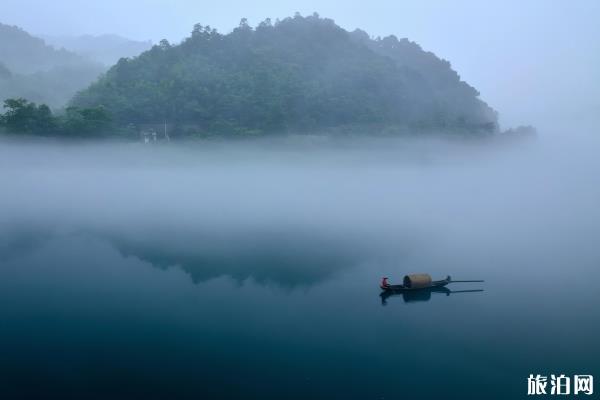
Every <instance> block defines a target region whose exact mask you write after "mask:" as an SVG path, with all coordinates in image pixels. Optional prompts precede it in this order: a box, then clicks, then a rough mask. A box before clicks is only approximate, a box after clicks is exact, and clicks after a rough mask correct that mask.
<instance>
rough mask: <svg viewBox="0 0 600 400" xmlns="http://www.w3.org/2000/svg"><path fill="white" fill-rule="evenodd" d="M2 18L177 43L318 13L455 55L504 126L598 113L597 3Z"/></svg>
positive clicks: (149, 2) (341, 4)
mask: <svg viewBox="0 0 600 400" xmlns="http://www.w3.org/2000/svg"><path fill="white" fill-rule="evenodd" d="M2 5H3V6H2V14H1V16H0V21H1V22H3V23H7V24H14V25H19V26H21V27H23V28H24V29H26V30H27V31H29V32H32V33H35V34H40V35H41V34H46V35H78V34H84V33H87V34H103V33H116V34H119V35H123V36H126V37H129V38H132V39H140V40H147V39H151V40H153V41H154V42H157V41H159V40H160V39H162V38H167V39H169V40H170V41H173V42H178V41H179V40H181V39H182V38H184V37H186V36H187V35H188V34H189V32H190V31H191V29H192V26H193V24H194V23H197V22H200V23H202V24H204V25H211V26H212V27H215V28H217V29H218V30H219V31H222V32H227V31H230V30H231V29H232V28H233V27H235V26H236V25H237V24H238V22H239V20H240V18H242V17H247V18H248V19H249V22H250V24H251V25H256V24H257V23H258V22H260V21H261V20H263V19H265V18H267V17H270V18H272V19H275V18H283V17H286V16H291V15H293V13H294V12H296V11H298V12H300V13H302V14H303V15H305V14H310V13H312V12H314V11H316V12H318V13H319V14H320V15H321V16H323V17H328V18H332V19H334V20H335V21H336V22H337V23H338V24H340V25H341V26H342V27H344V28H346V29H349V30H352V29H355V28H361V29H364V30H366V31H368V32H369V33H370V34H371V35H373V36H378V35H381V36H384V35H389V34H394V35H396V36H398V37H408V38H409V39H411V40H414V41H416V42H418V43H419V44H420V45H422V46H423V47H424V48H425V49H426V50H430V51H433V52H434V53H436V54H437V55H438V56H440V57H442V58H445V59H447V60H449V61H450V62H451V63H452V65H453V66H454V68H455V69H456V70H457V71H458V72H459V74H460V75H461V76H462V77H463V79H465V80H466V81H467V82H469V83H471V84H472V85H474V86H475V87H476V88H477V89H478V90H479V91H480V92H481V94H482V98H483V99H484V100H485V101H487V102H488V103H489V104H490V105H492V106H493V107H494V108H496V109H497V110H498V111H499V112H500V122H501V124H502V125H503V127H508V126H513V125H518V124H527V123H532V124H535V125H537V126H538V127H541V128H548V127H552V126H553V125H555V124H557V123H561V124H570V123H571V121H577V123H578V124H580V125H581V124H585V125H587V126H591V125H593V124H595V123H596V122H597V120H598V116H597V114H598V113H597V110H600V95H599V94H598V92H599V91H598V88H599V87H600V77H599V74H600V72H599V71H600V40H598V39H599V38H600V24H598V20H600V2H598V1H593V0H590V1H587V0H586V1H584V0H579V1H541V0H538V1H527V2H521V1H485V2H481V1H474V0H473V1H467V0H465V1H434V0H425V1H383V0H375V1H369V2H352V3H349V2H347V1H333V0H320V1H316V0H307V1H302V2H291V1H275V0H261V1H253V2H245V1H240V0H229V1H220V2H203V1H197V0H173V1H166V0H144V1H142V0H131V1H126V2H124V1H117V0H103V1H85V2H81V1H77V0H60V1H42V0H2Z"/></svg>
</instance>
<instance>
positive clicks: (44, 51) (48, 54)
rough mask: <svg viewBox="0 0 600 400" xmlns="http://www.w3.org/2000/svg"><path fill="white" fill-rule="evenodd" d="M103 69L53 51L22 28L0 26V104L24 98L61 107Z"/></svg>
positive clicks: (67, 53) (78, 56)
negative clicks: (7, 100)
mask: <svg viewBox="0 0 600 400" xmlns="http://www.w3.org/2000/svg"><path fill="white" fill-rule="evenodd" d="M105 70H106V68H105V67H104V66H102V65H101V64H99V63H95V62H93V61H91V60H89V59H87V58H85V57H82V56H80V55H78V54H75V53H73V52H70V51H67V50H64V49H60V50H57V49H55V48H54V47H52V46H49V45H47V44H46V43H45V42H44V41H43V40H42V39H40V38H37V37H35V36H32V35H30V34H29V33H27V32H25V31H24V30H22V29H21V28H18V27H16V26H9V25H3V24H1V23H0V104H1V103H2V102H3V101H4V100H6V99H8V98H19V97H24V98H27V99H29V100H32V101H35V102H40V103H45V104H47V105H49V106H51V107H52V108H60V107H62V106H64V105H65V104H66V103H67V102H68V101H69V100H71V98H72V97H73V95H74V94H75V93H77V91H79V90H81V89H83V88H86V87H88V86H89V85H90V84H91V83H92V82H93V81H95V80H96V79H97V78H98V76H99V75H100V74H101V73H102V72H104V71H105ZM0 111H2V110H1V107H0Z"/></svg>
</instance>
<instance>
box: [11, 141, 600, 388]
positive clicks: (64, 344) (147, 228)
mask: <svg viewBox="0 0 600 400" xmlns="http://www.w3.org/2000/svg"><path fill="white" fill-rule="evenodd" d="M567 137H568V139H567ZM598 144H599V143H598V139H597V138H595V137H594V136H593V135H592V134H588V133H586V132H582V131H577V130H573V131H572V132H570V133H569V135H567V134H566V133H565V134H563V135H547V136H541V137H540V138H539V139H538V140H531V141H523V142H504V141H471V142H461V141H448V140H438V139H426V140H415V139H413V140H407V139H373V140H346V141H342V140H334V139H325V138H310V137H299V138H288V139H285V140H278V141H277V142H269V141H255V142H247V143H246V142H236V143H226V142H199V143H190V144H175V143H173V144H170V145H165V146H144V145H138V144H122V143H121V144H113V143H94V144H68V145H66V144H64V143H56V142H43V141H33V142H22V141H3V142H2V143H0V187H2V188H3V190H2V193H3V194H2V196H0V243H1V244H0V265H1V266H2V267H1V268H0V282H1V283H0V289H1V290H0V293H1V294H0V300H1V301H0V304H2V305H1V306H0V314H2V315H3V318H2V320H3V321H4V326H3V329H4V333H3V334H0V339H1V343H2V344H0V349H1V350H2V352H1V353H2V354H5V355H4V360H5V361H4V362H2V361H0V366H1V368H0V369H1V370H2V372H3V374H4V375H5V376H6V377H8V378H9V379H12V381H11V382H13V383H12V384H11V385H6V386H4V387H6V388H8V389H7V391H8V392H7V393H11V392H10V390H11V389H12V390H16V389H15V388H16V387H17V386H18V385H17V384H16V383H15V382H17V383H18V382H24V381H26V380H27V377H29V378H31V379H35V380H37V381H38V383H39V384H40V386H39V387H40V388H44V390H45V393H49V392H53V391H54V392H57V393H59V392H60V393H63V394H64V393H65V392H64V387H63V386H62V384H63V383H66V382H71V384H72V392H70V393H71V394H81V393H82V390H84V389H82V388H88V389H89V388H90V387H91V388H94V389H95V390H97V392H95V393H103V394H104V395H108V394H111V393H114V391H115V390H116V388H117V387H119V386H118V385H120V384H124V385H125V386H124V387H125V389H126V390H125V391H119V392H120V393H125V394H123V395H124V396H125V395H126V394H130V395H132V396H138V395H139V396H142V395H147V396H152V395H157V396H158V395H159V394H161V393H162V394H165V393H170V394H173V393H175V394H177V395H178V397H185V396H190V397H193V396H194V395H195V394H196V395H197V394H198V393H212V394H213V395H224V394H227V395H233V394H236V393H237V394H241V393H246V394H252V395H256V396H261V397H263V398H269V397H273V396H275V394H276V393H277V392H278V390H285V387H290V385H295V387H297V389H296V391H295V392H294V393H293V394H291V395H290V396H291V397H292V398H293V397H297V398H306V396H310V395H314V394H315V393H319V394H320V395H321V396H323V394H332V395H333V394H334V393H338V394H339V393H343V394H344V396H346V397H348V398H379V397H381V396H384V395H385V393H383V392H382V385H381V383H382V382H385V383H386V385H389V386H390V387H394V386H396V385H398V386H401V387H403V388H405V389H406V391H407V392H408V393H409V394H413V395H415V394H417V389H415V387H414V386H411V384H416V386H417V387H421V389H419V390H422V392H419V393H420V394H422V395H424V396H425V397H428V396H430V397H432V398H433V397H436V396H439V395H441V394H443V393H444V390H446V389H448V390H450V389H451V390H450V392H451V393H458V394H460V393H462V394H464V395H466V396H469V395H473V393H476V392H477V390H479V389H481V388H483V387H485V388H488V389H487V390H489V387H494V385H496V384H497V385H498V386H497V388H498V391H497V397H498V398H506V396H507V395H517V396H519V395H521V394H523V393H526V392H524V390H526V387H525V386H523V381H524V379H525V378H526V377H527V376H528V374H529V373H531V372H534V373H537V372H540V373H543V372H548V373H550V372H558V373H563V372H564V373H569V372H573V373H582V374H583V373H589V371H588V370H581V366H586V368H587V367H594V366H596V367H597V366H598V362H597V360H593V359H592V357H591V355H590V354H594V353H597V351H598V350H599V349H598V345H597V344H596V343H595V342H594V341H593V340H592V338H593V337H595V335H596V334H597V332H598V327H599V326H600V321H599V319H598V316H597V313H596V312H595V311H594V307H595V305H597V304H598V300H600V299H599V298H598V294H597V291H596V290H595V288H594V284H593V282H594V280H595V279H597V278H598V277H599V273H598V264H599V262H600V248H598V246H597V238H598V237H599V235H600V208H599V207H598V205H599V204H600V174H599V172H600V161H599V160H598V158H597V156H596V154H595V153H596V151H595V149H597V148H598V147H597V145H598ZM411 272H427V273H430V274H431V275H432V276H433V277H434V279H435V278H441V277H444V276H446V275H452V277H453V278H455V279H485V280H486V282H485V284H483V285H480V286H477V287H471V286H468V287H464V286H461V287H452V288H451V289H453V290H454V289H472V288H475V289H480V288H481V289H484V290H485V291H484V292H481V293H465V294H452V295H450V296H445V295H443V294H439V293H432V294H430V296H429V297H427V298H425V299H410V298H402V297H400V298H396V297H395V296H394V297H392V298H389V299H380V298H379V296H378V295H379V291H378V288H377V285H378V282H379V279H380V278H381V277H382V276H389V277H390V280H392V281H399V280H400V279H401V278H402V276H403V275H404V274H406V273H411ZM382 300H384V301H383V302H384V303H386V306H385V307H382ZM418 300H420V301H418ZM567 310H569V311H567ZM458 316H460V324H458V325H457V324H456V320H457V318H458ZM465 316H470V318H465ZM42 331H43V332H45V333H44V336H43V338H42V339H41V340H40V339H37V341H35V340H34V337H35V335H34V332H42ZM531 337H535V338H536V340H535V341H533V342H532V341H531V340H530V339H531ZM566 341H568V343H569V346H570V347H569V350H568V351H567V350H566V349H561V348H560V346H561V345H563V344H565V342H566ZM32 343H37V344H35V345H33V347H31V346H32ZM549 348H552V349H554V350H553V352H548V351H547V349H549ZM32 349H33V350H32ZM36 349H37V350H36ZM509 350H510V351H509ZM592 350H593V351H592ZM36 351H38V352H41V354H42V357H41V359H42V360H44V361H43V362H42V364H36V363H35V362H33V360H39V359H40V357H39V354H37V355H36V353H35V352H36ZM398 359H404V360H406V362H404V363H402V365H398ZM201 360H210V362H209V363H208V364H203V363H202V361H201ZM482 360H484V361H482ZM9 365H10V366H12V367H11V368H10V369H8V366H9ZM116 365H121V367H119V368H116V367H115V366H116ZM164 365H170V366H171V367H170V368H171V369H170V370H169V371H168V372H165V371H163V369H162V368H163V367H164ZM15 366H16V367H15ZM552 368H554V369H552ZM550 369H552V371H550ZM431 376H435V377H436V379H437V380H438V381H439V382H441V383H440V385H437V386H435V387H427V379H428V377H431ZM465 376H471V377H473V376H474V377H476V378H478V379H476V381H475V382H474V383H473V384H472V385H471V386H465V385H464V384H463V383H461V381H460V380H461V379H464V377H465ZM461 377H462V378H461ZM5 379H7V378H5ZM496 379H498V380H501V381H503V382H504V386H502V383H503V382H497V383H496V382H495V380H496ZM100 382H104V384H101V383H100ZM123 382H125V383H123ZM191 382H194V383H191ZM5 383H6V382H5ZM441 386H444V387H445V388H446V389H444V388H443V387H441ZM524 387H525V389H523V388H524ZM340 388H341V389H340ZM31 390H34V389H31ZM40 390H42V389H40ZM340 390H341V392H340ZM236 391H239V393H238V392H236ZM32 393H34V392H32ZM369 396H370V397H369ZM378 396H379V397H378ZM490 396H494V395H493V394H492V393H487V394H486V397H490Z"/></svg>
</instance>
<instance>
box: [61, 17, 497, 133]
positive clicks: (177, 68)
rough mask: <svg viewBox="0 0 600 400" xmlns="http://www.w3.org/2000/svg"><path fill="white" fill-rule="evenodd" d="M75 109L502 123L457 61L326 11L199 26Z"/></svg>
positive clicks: (421, 126)
mask: <svg viewBox="0 0 600 400" xmlns="http://www.w3.org/2000/svg"><path fill="white" fill-rule="evenodd" d="M71 105H72V106H75V107H80V108H95V107H99V106H102V107H104V109H105V110H106V111H107V112H108V113H109V114H110V115H111V116H112V117H113V119H114V121H115V122H116V123H118V124H120V125H121V126H125V125H127V124H131V123H133V124H153V123H160V122H162V121H164V120H168V121H169V122H170V123H172V124H175V125H176V128H175V131H176V132H177V133H179V134H181V135H195V134H199V135H205V134H206V135H209V134H223V135H225V134H232V135H257V134H267V133H279V132H306V131H310V132H314V131H317V130H331V129H337V130H340V131H344V130H348V129H352V128H356V129H364V130H365V131H368V132H372V131H373V130H380V131H383V132H388V131H389V132H408V131H415V130H416V131H427V130H448V131H453V132H455V131H456V132H474V133H489V132H494V131H496V130H497V116H496V112H495V111H494V110H492V109H491V108H490V107H489V106H487V104H485V103H484V102H483V101H482V100H480V99H479V93H478V92H477V91H476V90H475V89H474V88H473V87H471V86H469V85H468V84H467V83H465V82H463V81H462V80H461V79H460V77H459V75H458V74H457V73H456V72H455V71H454V70H452V68H451V66H450V64H449V63H448V62H447V61H444V60H441V59H439V58H438V57H436V56H435V55H434V54H432V53H428V52H425V51H423V50H422V49H421V48H420V47H419V46H418V45H417V44H415V43H413V42H410V41H408V40H406V39H402V40H398V39H396V38H395V37H394V36H389V37H386V38H383V39H380V38H378V39H372V38H370V37H369V35H368V34H366V33H365V32H362V31H354V32H348V31H346V30H344V29H342V28H340V27H339V26H337V25H336V24H335V23H334V22H333V21H332V20H330V19H324V18H320V17H319V16H318V15H316V14H315V15H312V16H308V17H302V16H300V15H296V16H294V17H292V18H286V19H284V20H281V21H276V22H275V23H273V22H272V21H271V20H269V19H267V20H265V21H263V22H261V23H260V24H259V25H258V26H257V27H255V28H252V27H251V26H250V25H248V22H247V21H246V20H245V19H243V20H242V21H241V22H240V25H239V26H238V27H237V28H235V29H234V30H233V31H232V32H231V33H229V34H221V33H219V32H217V31H216V30H215V29H212V28H211V27H210V26H202V25H200V24H197V25H195V26H194V28H193V31H192V33H191V36H190V37H188V38H187V39H185V40H184V41H182V42H181V43H180V44H177V45H172V44H170V43H169V42H168V41H166V40H163V41H161V42H160V43H159V44H158V45H156V46H154V47H152V49H150V50H149V51H147V52H144V53H143V54H141V55H140V56H138V57H135V58H131V59H121V60H120V61H119V62H118V63H117V64H116V65H115V66H113V67H112V68H111V69H110V70H109V71H108V72H107V73H106V74H105V75H104V76H103V77H101V78H100V79H99V80H98V81H97V82H95V83H94V84H92V85H91V86H90V87H89V88H88V89H87V90H84V91H82V92H80V93H79V94H78V95H76V96H75V98H74V99H73V101H72V103H71ZM367 129H368V130H367Z"/></svg>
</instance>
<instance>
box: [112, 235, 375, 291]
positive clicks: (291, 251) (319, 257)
mask: <svg viewBox="0 0 600 400" xmlns="http://www.w3.org/2000/svg"><path fill="white" fill-rule="evenodd" d="M107 239H108V241H109V242H110V243H111V245H113V246H114V247H115V248H116V249H117V250H118V251H119V252H120V253H121V254H122V255H123V256H125V257H130V256H133V257H136V258H138V259H140V260H142V261H145V262H147V263H149V264H151V265H152V266H154V267H156V268H159V269H163V270H166V269H169V268H179V269H181V270H183V271H184V272H185V273H186V274H188V275H189V276H190V278H191V280H192V281H193V282H194V283H201V282H205V281H208V280H211V279H214V278H218V277H221V276H228V277H230V278H231V279H233V280H235V281H236V282H238V283H239V284H241V283H242V282H244V281H246V280H247V279H252V280H253V281H254V282H256V283H259V284H262V285H267V284H275V285H277V286H281V287H286V288H293V287H297V286H300V287H308V286H312V285H314V284H317V283H319V282H322V281H325V280H329V279H332V278H333V277H335V276H336V275H337V274H339V273H341V272H342V271H343V270H347V269H350V268H353V267H355V266H356V265H357V264H358V263H359V262H360V260H361V259H362V258H364V257H365V252H364V249H361V248H360V246H358V245H356V244H355V243H349V242H350V241H348V240H341V239H339V238H335V237H329V236H327V235H322V234H318V233H312V234H306V233H301V232H300V233H299V232H293V233H290V232H287V233H280V232H278V233H272V232H269V233H265V232H253V233H249V234H244V235H234V234H228V235H221V236H218V235H214V236H210V235H206V234H203V235H194V236H193V237H186V238H178V240H166V239H165V237H164V235H163V236H162V237H161V238H160V239H156V238H154V239H148V238H144V239H142V240H133V239H132V238H131V237H123V236H121V237H115V236H113V237H108V238H107Z"/></svg>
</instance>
